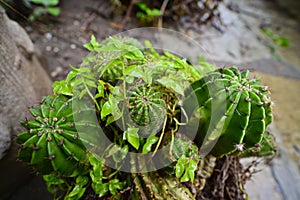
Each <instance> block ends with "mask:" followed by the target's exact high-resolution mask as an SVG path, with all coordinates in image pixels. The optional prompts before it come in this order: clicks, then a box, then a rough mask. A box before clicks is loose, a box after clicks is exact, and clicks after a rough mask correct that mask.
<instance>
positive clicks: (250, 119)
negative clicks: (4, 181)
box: [17, 37, 275, 199]
mask: <svg viewBox="0 0 300 200" xmlns="http://www.w3.org/2000/svg"><path fill="white" fill-rule="evenodd" d="M145 46H146V47H144V46H143V45H142V44H141V43H139V42H138V41H137V40H135V39H133V38H126V37H124V38H123V37H110V38H108V39H107V40H105V41H103V42H102V43H98V42H97V41H96V40H95V38H94V37H92V38H91V41H90V43H89V44H86V45H85V47H86V48H87V49H88V50H89V51H91V54H90V55H89V56H87V57H85V58H83V62H82V64H81V65H80V66H79V67H78V68H76V67H72V70H71V71H70V72H69V74H68V76H67V77H66V79H65V80H61V81H56V82H54V84H53V94H51V95H49V96H47V97H44V99H43V100H42V102H41V104H40V105H37V106H33V107H32V108H30V109H29V112H30V114H31V118H30V119H26V120H24V121H22V123H21V124H22V125H23V126H24V127H25V129H26V130H25V131H24V132H23V133H20V134H19V135H18V138H17V142H18V143H19V144H20V149H19V151H18V157H19V159H20V160H23V161H25V162H28V163H30V164H31V165H32V166H33V168H34V169H35V170H36V171H37V172H40V173H41V174H43V178H44V180H45V181H46V183H47V187H48V190H49V191H50V192H52V193H55V194H56V195H61V196H62V197H63V198H65V199H80V198H82V197H84V196H85V197H86V195H89V194H87V191H92V192H90V193H92V194H93V195H96V197H97V198H99V197H111V198H120V197H121V196H122V195H124V194H127V195H130V196H132V198H133V199H147V198H151V199H174V198H176V199H195V198H196V197H197V196H198V195H199V194H200V193H201V190H202V189H203V188H204V187H205V183H206V179H208V178H209V177H210V175H211V173H213V169H214V166H215V165H214V163H215V161H216V159H218V158H219V157H222V156H224V155H235V156H253V155H254V156H267V155H273V154H274V148H275V147H274V143H273V140H272V137H271V136H270V134H269V133H268V132H267V130H266V129H267V125H269V124H270V123H271V121H272V113H271V99H270V93H269V91H268V88H267V87H265V86H262V85H260V81H259V80H258V79H256V78H251V77H250V76H249V71H239V70H238V69H237V68H236V67H231V68H222V69H214V67H213V66H211V65H209V64H208V63H206V64H205V65H201V63H200V64H199V65H198V66H193V65H191V64H189V63H188V62H187V61H186V59H182V58H179V57H177V56H175V55H173V54H171V53H169V52H167V51H165V52H163V53H158V52H157V51H156V50H155V49H153V48H152V46H151V43H150V42H148V41H146V42H145ZM87 99H88V100H87ZM85 100H87V101H85ZM85 102H89V103H90V104H91V105H92V106H91V107H88V106H87V104H86V103H85ZM75 103H76V105H75ZM74 108H76V109H74ZM76 116H80V117H79V118H78V117H76ZM93 116H94V118H93ZM93 119H95V120H94V121H93ZM182 127H183V128H182ZM99 128H100V129H101V131H102V132H104V134H105V137H107V138H108V139H109V140H108V141H109V142H110V143H109V144H105V145H104V143H102V140H101V137H99V133H100V132H99ZM79 130H80V131H79ZM192 132H195V134H194V136H193V135H192V134H191V133H192ZM192 136H193V137H192ZM165 147H168V149H167V151H165V153H164V154H159V152H160V151H161V150H162V149H164V148H165ZM203 149H206V150H207V152H206V154H203ZM136 155H151V156H149V160H147V159H139V157H137V156H136ZM134 156H135V157H134ZM108 161H109V162H108ZM163 161H168V162H164V163H167V164H165V165H163V167H158V166H159V163H163ZM108 163H110V164H108ZM111 163H112V164H111ZM124 167H127V171H122V169H124ZM144 168H149V169H150V168H151V169H152V171H148V173H137V172H139V171H138V170H139V169H144ZM154 169H159V170H158V171H156V172H155V170H154ZM128 172H129V173H128ZM130 172H133V173H130ZM184 182H190V184H184ZM191 186H192V187H191ZM128 188H129V189H128ZM192 188H194V189H192Z"/></svg>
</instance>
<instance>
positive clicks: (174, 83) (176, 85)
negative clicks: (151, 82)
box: [157, 77, 185, 95]
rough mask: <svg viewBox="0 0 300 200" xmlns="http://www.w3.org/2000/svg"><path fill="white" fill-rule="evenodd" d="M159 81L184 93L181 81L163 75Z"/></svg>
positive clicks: (179, 92) (177, 91)
mask: <svg viewBox="0 0 300 200" xmlns="http://www.w3.org/2000/svg"><path fill="white" fill-rule="evenodd" d="M157 82H159V83H160V84H162V85H163V86H165V87H167V88H170V89H172V90H173V91H175V92H176V93H178V94H181V95H184V89H185V88H184V87H183V85H182V84H180V82H178V81H175V80H172V79H170V78H169V77H162V78H161V79H158V80H157Z"/></svg>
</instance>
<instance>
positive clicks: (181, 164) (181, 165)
mask: <svg viewBox="0 0 300 200" xmlns="http://www.w3.org/2000/svg"><path fill="white" fill-rule="evenodd" d="M186 161H187V158H186V157H185V155H182V156H181V157H180V158H179V159H178V161H177V163H176V166H175V175H176V177H177V178H180V177H181V176H182V174H183V172H184V169H185V165H186Z"/></svg>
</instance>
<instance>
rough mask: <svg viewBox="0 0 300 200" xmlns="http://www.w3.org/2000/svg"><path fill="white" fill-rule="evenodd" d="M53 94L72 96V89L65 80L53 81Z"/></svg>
mask: <svg viewBox="0 0 300 200" xmlns="http://www.w3.org/2000/svg"><path fill="white" fill-rule="evenodd" d="M52 88H53V93H54V94H64V95H67V96H73V87H71V86H69V84H67V83H66V81H65V80H61V81H55V82H54V83H53V84H52Z"/></svg>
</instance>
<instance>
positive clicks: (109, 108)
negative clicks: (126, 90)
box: [101, 101, 112, 119]
mask: <svg viewBox="0 0 300 200" xmlns="http://www.w3.org/2000/svg"><path fill="white" fill-rule="evenodd" d="M111 113H112V106H111V105H110V103H109V102H108V101H107V102H105V103H104V105H103V107H102V109H101V119H104V118H105V117H106V116H107V115H109V114H111Z"/></svg>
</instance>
